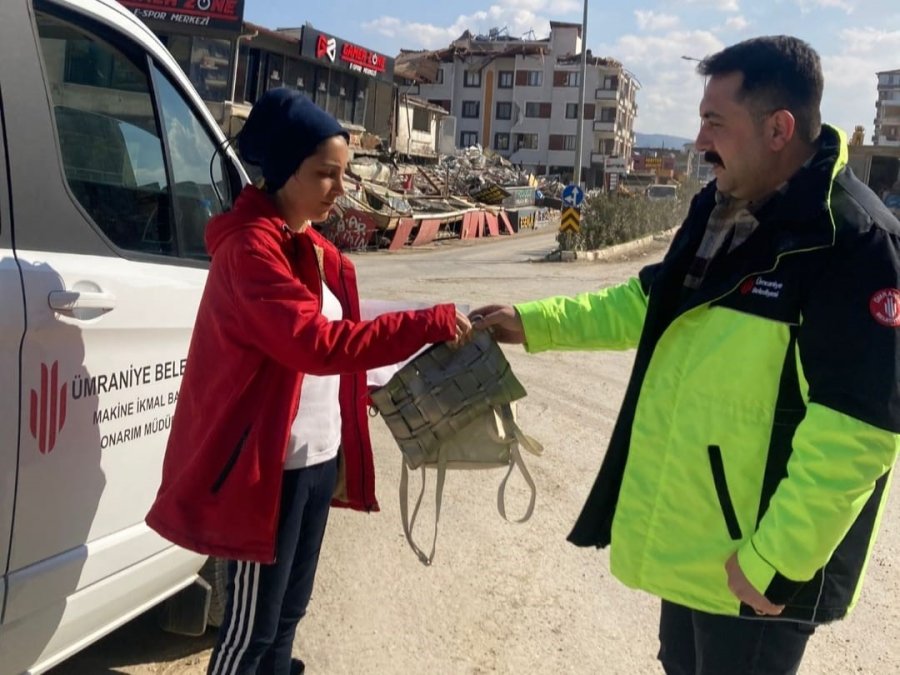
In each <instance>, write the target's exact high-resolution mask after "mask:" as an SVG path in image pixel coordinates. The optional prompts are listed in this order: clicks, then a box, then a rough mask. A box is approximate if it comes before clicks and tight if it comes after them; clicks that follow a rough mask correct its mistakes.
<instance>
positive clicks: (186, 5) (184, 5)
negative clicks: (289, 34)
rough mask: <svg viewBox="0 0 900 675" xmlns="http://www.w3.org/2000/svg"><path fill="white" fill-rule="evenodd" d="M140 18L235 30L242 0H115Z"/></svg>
mask: <svg viewBox="0 0 900 675" xmlns="http://www.w3.org/2000/svg"><path fill="white" fill-rule="evenodd" d="M119 3H120V4H122V5H125V7H128V8H129V9H130V10H131V11H132V12H134V14H135V16H137V18H139V19H142V20H144V21H148V20H149V21H164V22H166V23H170V24H176V25H181V26H185V27H189V26H196V27H201V28H219V29H225V30H234V31H239V30H240V28H241V23H242V22H243V20H244V0H119Z"/></svg>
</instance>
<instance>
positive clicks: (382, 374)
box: [359, 300, 469, 387]
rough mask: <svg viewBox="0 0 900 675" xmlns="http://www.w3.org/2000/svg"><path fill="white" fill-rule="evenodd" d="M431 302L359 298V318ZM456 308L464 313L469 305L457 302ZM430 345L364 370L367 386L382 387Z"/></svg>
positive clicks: (367, 319)
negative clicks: (393, 361) (396, 360)
mask: <svg viewBox="0 0 900 675" xmlns="http://www.w3.org/2000/svg"><path fill="white" fill-rule="evenodd" d="M434 304H435V303H433V302H418V301H414V300H360V302H359V313H360V318H361V319H362V320H363V321H371V320H372V319H374V318H375V317H377V316H380V315H382V314H387V313H388V312H405V311H408V310H411V309H427V308H428V307H434ZM456 308H457V309H458V310H459V311H460V312H463V313H464V314H466V313H468V311H469V307H468V305H460V304H457V305H456ZM429 346H430V345H425V346H424V347H422V349H420V350H419V351H418V352H416V353H415V354H413V355H412V356H410V357H409V358H408V359H406V360H404V361H400V362H398V363H392V364H390V365H387V366H382V367H380V368H373V369H372V370H369V371H367V372H366V384H367V385H368V386H369V387H382V386H384V385H385V384H387V382H388V380H390V379H391V377H393V375H394V373H396V372H397V371H398V370H400V369H401V368H402V367H403V366H405V365H406V364H407V363H409V362H410V361H412V360H413V359H414V358H415V357H416V356H417V355H418V354H419V353H421V352H423V351H425V350H426V349H428V347H429Z"/></svg>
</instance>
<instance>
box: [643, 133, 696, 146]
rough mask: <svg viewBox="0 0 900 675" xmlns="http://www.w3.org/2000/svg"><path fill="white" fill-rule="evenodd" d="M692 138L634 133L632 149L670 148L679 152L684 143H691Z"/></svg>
mask: <svg viewBox="0 0 900 675" xmlns="http://www.w3.org/2000/svg"><path fill="white" fill-rule="evenodd" d="M693 142H694V139H693V138H683V137H681V136H669V135H667V134H642V133H641V132H639V131H635V132H634V147H636V148H671V149H673V150H681V149H682V148H683V147H684V144H685V143H693Z"/></svg>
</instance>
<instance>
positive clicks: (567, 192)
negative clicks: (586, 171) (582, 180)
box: [562, 185, 584, 209]
mask: <svg viewBox="0 0 900 675" xmlns="http://www.w3.org/2000/svg"><path fill="white" fill-rule="evenodd" d="M562 201H563V204H565V205H566V206H574V207H575V208H576V209H577V208H579V207H580V206H581V202H583V201H584V190H582V189H581V188H580V187H578V186H577V185H566V187H565V188H563V194H562Z"/></svg>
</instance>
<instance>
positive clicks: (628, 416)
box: [516, 127, 900, 623]
mask: <svg viewBox="0 0 900 675" xmlns="http://www.w3.org/2000/svg"><path fill="white" fill-rule="evenodd" d="M846 147H847V144H846V138H845V137H844V136H843V134H842V133H841V132H839V131H838V130H836V129H833V128H830V127H824V128H823V133H822V137H821V142H820V149H819V151H818V153H817V155H816V156H815V157H814V158H813V160H812V161H811V163H810V164H809V165H808V166H806V167H804V168H803V169H801V170H800V171H799V172H798V173H797V174H795V175H794V177H793V178H792V179H791V180H790V181H789V184H788V186H787V189H786V191H785V192H784V193H779V194H778V195H776V196H775V197H773V198H772V200H771V201H769V202H768V203H767V204H766V205H765V206H764V207H763V208H762V209H761V210H760V211H759V212H758V213H757V214H756V216H757V218H758V220H759V221H760V225H759V227H758V228H757V229H756V230H755V231H754V233H753V234H752V235H751V236H750V238H749V239H748V240H747V241H745V242H744V243H742V244H741V245H740V246H738V247H736V248H735V249H734V250H733V251H731V252H730V253H727V254H723V255H720V256H717V257H716V258H714V259H713V261H712V262H711V264H710V267H709V268H708V271H707V275H706V277H705V278H704V280H703V283H702V284H701V286H700V287H699V288H698V289H697V290H695V291H693V292H687V291H685V289H684V284H683V281H684V277H685V273H686V272H687V270H688V267H689V266H690V264H691V262H692V261H693V258H694V253H695V251H696V250H697V248H698V246H699V244H700V241H701V239H702V237H703V232H704V229H705V227H706V222H707V219H708V217H709V214H710V213H711V211H712V208H713V206H714V203H715V198H714V197H715V190H716V187H715V184H714V183H713V184H711V185H709V186H707V187H706V188H704V189H703V190H702V191H701V192H700V193H698V194H697V195H696V196H695V197H694V200H693V202H692V204H691V208H690V211H689V213H688V216H687V218H686V220H685V222H684V223H683V225H682V227H681V228H680V229H679V231H678V232H677V234H676V235H675V238H674V240H673V242H672V246H671V248H670V249H669V251H668V253H667V254H666V256H665V258H664V260H663V261H662V262H661V263H659V264H656V265H652V266H650V267H647V268H645V269H644V270H642V271H641V273H640V275H639V277H638V278H634V279H631V280H630V281H628V282H626V283H623V284H621V285H618V286H615V287H612V288H608V289H605V290H601V291H598V292H593V293H586V294H584V295H580V296H578V297H574V298H562V297H559V298H551V299H547V300H543V301H538V302H531V303H525V304H521V305H517V306H516V309H517V311H518V313H519V315H520V316H521V318H522V322H523V324H524V328H525V335H526V348H527V350H528V351H530V352H539V351H543V350H548V349H578V350H582V349H628V348H633V347H636V348H637V353H636V356H635V364H634V370H633V372H632V376H631V379H630V382H629V385H628V388H627V391H626V395H625V399H624V402H623V405H622V409H621V412H620V415H619V419H618V421H617V423H616V426H615V429H614V431H613V434H612V437H611V440H610V445H609V448H608V450H607V454H606V456H605V458H604V461H603V465H602V467H601V470H600V473H599V475H598V477H597V480H596V483H595V484H594V487H593V489H592V491H591V494H590V496H589V497H588V500H587V503H586V504H585V507H584V509H583V511H582V513H581V516H580V517H579V519H578V521H577V523H576V524H575V527H574V529H573V530H572V533H571V534H570V535H569V540H570V541H572V542H573V543H575V544H577V545H580V546H597V547H603V546H606V545H608V544H611V553H610V559H611V568H612V572H613V574H614V575H615V576H616V577H618V578H619V579H620V580H621V581H622V582H624V583H625V584H627V585H628V586H631V587H634V588H640V589H643V590H646V591H649V592H650V593H653V594H655V595H657V596H660V597H662V598H664V599H666V600H669V601H671V602H675V603H678V604H681V605H685V606H687V607H690V608H693V609H697V610H701V611H705V612H711V613H715V614H724V615H743V616H748V617H753V616H755V614H754V613H753V610H752V609H751V608H750V607H748V606H746V605H742V604H741V603H740V602H739V601H738V600H737V598H736V597H735V596H734V595H733V594H732V593H731V592H730V591H729V589H728V586H727V577H726V573H725V561H726V560H727V559H728V558H729V557H730V556H731V555H732V554H733V553H734V552H735V551H737V552H738V561H739V563H740V565H741V568H742V570H743V571H744V573H745V574H746V575H747V577H748V579H749V580H750V582H751V583H752V584H753V586H754V587H755V588H756V589H757V590H759V591H760V592H761V593H764V594H765V595H766V596H767V597H768V598H769V599H770V600H771V601H772V602H774V603H776V604H786V609H785V611H784V613H783V614H782V618H789V619H795V620H798V621H804V622H810V623H821V622H826V621H830V620H834V619H838V618H841V617H843V616H844V615H845V614H846V613H847V611H848V610H849V609H850V608H851V607H852V606H853V604H854V603H855V602H856V599H857V597H858V593H859V588H860V582H861V579H862V576H863V573H864V569H865V565H866V560H867V558H868V554H869V550H870V547H871V545H872V542H873V540H874V534H875V532H876V530H877V525H878V520H879V517H880V513H881V510H882V507H883V505H884V502H885V496H886V493H887V488H888V483H889V476H890V470H891V467H892V465H893V463H894V461H895V459H896V457H897V453H898V438H900V437H898V433H900V384H898V357H900V340H898V337H900V335H898V327H900V290H898V289H900V223H898V222H897V220H895V219H894V217H893V216H892V215H891V214H890V212H889V211H888V210H887V209H886V208H885V207H884V205H883V204H882V203H881V202H880V200H879V199H878V198H877V197H876V196H875V195H874V194H873V193H872V192H871V191H870V190H869V189H868V188H867V187H866V186H865V185H863V184H862V183H861V182H860V181H859V180H858V179H857V178H856V177H855V176H854V175H853V173H852V171H850V169H849V168H847V166H846V164H847V150H846Z"/></svg>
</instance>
